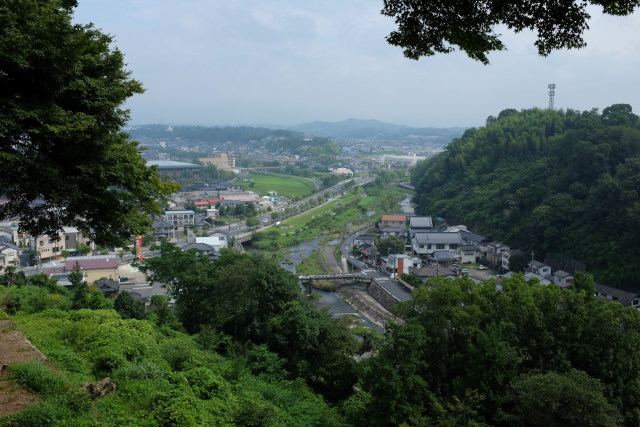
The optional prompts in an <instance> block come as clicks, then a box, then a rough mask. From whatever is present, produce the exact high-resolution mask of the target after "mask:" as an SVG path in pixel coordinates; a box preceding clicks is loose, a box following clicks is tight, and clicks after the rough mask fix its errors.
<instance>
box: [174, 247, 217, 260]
mask: <svg viewBox="0 0 640 427" xmlns="http://www.w3.org/2000/svg"><path fill="white" fill-rule="evenodd" d="M182 250H183V251H185V252H188V251H191V250H194V251H196V252H197V253H199V254H200V255H204V256H207V257H208V258H209V259H210V260H216V259H218V258H219V254H220V251H216V248H215V247H213V246H211V245H208V244H206V243H190V244H188V245H185V246H183V247H182Z"/></svg>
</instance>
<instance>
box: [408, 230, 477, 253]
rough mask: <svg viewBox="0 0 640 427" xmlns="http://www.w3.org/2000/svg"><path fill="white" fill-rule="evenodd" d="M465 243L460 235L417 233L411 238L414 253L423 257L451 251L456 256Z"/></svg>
mask: <svg viewBox="0 0 640 427" xmlns="http://www.w3.org/2000/svg"><path fill="white" fill-rule="evenodd" d="M463 243H464V242H463V240H462V237H461V236H460V233H446V232H424V233H415V234H414V235H413V236H412V237H411V249H412V250H413V253H414V254H416V255H421V256H429V255H432V254H433V253H434V252H436V251H449V252H452V253H454V254H455V253H456V252H457V251H458V247H459V246H460V245H462V244H463Z"/></svg>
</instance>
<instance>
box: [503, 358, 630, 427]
mask: <svg viewBox="0 0 640 427" xmlns="http://www.w3.org/2000/svg"><path fill="white" fill-rule="evenodd" d="M603 392H604V387H603V386H602V383H600V381H598V380H597V379H595V378H591V377H590V376H589V375H587V374H586V373H585V372H583V371H577V370H575V369H573V370H571V371H569V372H567V373H562V374H559V373H555V372H547V373H546V374H526V375H523V376H521V377H520V378H518V379H517V380H515V381H514V382H513V384H512V385H511V387H510V390H509V400H510V402H509V403H510V406H511V407H510V408H508V409H507V414H505V416H504V419H505V421H507V422H508V423H509V424H510V425H519V426H540V425H544V426H617V425H620V421H621V420H620V415H619V414H618V413H617V412H616V410H615V408H614V407H613V406H612V405H611V404H610V403H609V402H608V401H607V399H606V397H605V396H604V394H603Z"/></svg>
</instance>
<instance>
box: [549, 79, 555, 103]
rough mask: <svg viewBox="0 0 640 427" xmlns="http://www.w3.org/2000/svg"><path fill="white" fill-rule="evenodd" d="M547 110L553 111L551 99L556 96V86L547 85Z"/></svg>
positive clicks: (553, 84)
mask: <svg viewBox="0 0 640 427" xmlns="http://www.w3.org/2000/svg"><path fill="white" fill-rule="evenodd" d="M548 87H549V109H550V110H553V97H554V96H555V95H556V84H555V83H549V86H548Z"/></svg>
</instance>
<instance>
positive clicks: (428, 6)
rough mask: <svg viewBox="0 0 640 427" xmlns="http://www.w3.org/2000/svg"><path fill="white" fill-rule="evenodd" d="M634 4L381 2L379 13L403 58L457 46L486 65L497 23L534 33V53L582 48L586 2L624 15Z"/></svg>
mask: <svg viewBox="0 0 640 427" xmlns="http://www.w3.org/2000/svg"><path fill="white" fill-rule="evenodd" d="M639 5H640V2H639V1H638V0H570V1H563V2H549V1H546V0H533V1H516V2H513V1H508V0H498V1H490V2H479V1H469V0H466V1H457V2H441V1H431V0H430V1H415V0H385V1H384V8H383V9H382V14H383V15H386V16H389V17H392V18H394V19H395V22H396V24H397V26H398V28H397V30H395V31H392V32H391V34H389V36H387V41H388V42H389V43H390V44H392V45H394V46H399V47H401V48H403V49H404V55H405V56H406V57H408V58H411V59H419V58H420V57H422V56H432V55H435V54H436V53H449V52H452V51H453V50H455V48H456V47H457V48H459V49H460V50H462V51H463V52H465V53H466V54H467V55H468V56H469V57H470V58H472V59H475V60H478V61H480V62H482V63H484V64H488V63H489V60H488V58H487V54H488V53H489V52H492V51H499V50H505V49H506V47H505V45H504V44H503V43H502V40H501V39H500V36H501V34H498V33H496V26H498V25H504V26H506V28H508V29H509V30H512V31H514V32H516V33H519V32H521V31H523V30H531V31H534V32H536V33H537V39H536V41H535V43H534V44H535V46H536V48H537V50H538V53H539V54H540V55H542V56H547V55H549V53H551V52H552V51H553V50H557V49H574V48H582V47H585V46H586V42H585V41H584V39H583V38H582V35H583V33H584V32H585V31H586V30H587V29H588V28H589V24H588V21H589V19H590V18H591V15H590V14H589V12H588V11H587V8H588V7H589V6H600V7H601V8H602V11H603V12H604V13H606V14H609V15H629V14H631V13H633V12H634V11H635V9H637V8H638V6H639Z"/></svg>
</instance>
